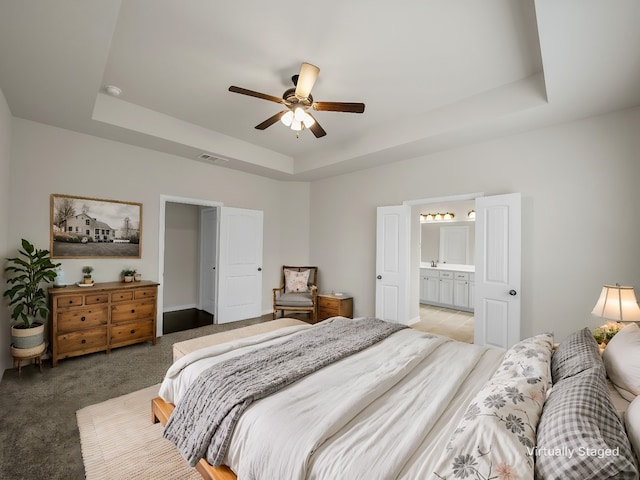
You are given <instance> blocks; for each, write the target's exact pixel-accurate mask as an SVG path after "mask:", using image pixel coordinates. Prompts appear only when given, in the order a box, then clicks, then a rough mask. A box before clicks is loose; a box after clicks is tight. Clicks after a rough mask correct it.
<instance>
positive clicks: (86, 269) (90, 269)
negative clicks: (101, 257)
mask: <svg viewBox="0 0 640 480" xmlns="http://www.w3.org/2000/svg"><path fill="white" fill-rule="evenodd" d="M91 272H93V267H90V266H88V265H87V266H85V267H82V273H84V276H85V277H91Z"/></svg>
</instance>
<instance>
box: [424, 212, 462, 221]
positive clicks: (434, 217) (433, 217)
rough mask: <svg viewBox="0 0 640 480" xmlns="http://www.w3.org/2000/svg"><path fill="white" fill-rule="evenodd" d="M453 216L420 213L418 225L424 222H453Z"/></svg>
mask: <svg viewBox="0 0 640 480" xmlns="http://www.w3.org/2000/svg"><path fill="white" fill-rule="evenodd" d="M454 217H455V215H454V214H453V213H450V212H447V213H421V214H420V223H426V222H441V221H443V220H453V219H454Z"/></svg>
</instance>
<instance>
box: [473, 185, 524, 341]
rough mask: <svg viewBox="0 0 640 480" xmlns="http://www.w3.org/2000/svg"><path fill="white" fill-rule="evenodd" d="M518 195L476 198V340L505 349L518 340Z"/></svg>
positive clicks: (519, 247) (519, 245) (519, 229)
mask: <svg viewBox="0 0 640 480" xmlns="http://www.w3.org/2000/svg"><path fill="white" fill-rule="evenodd" d="M520 204H521V199H520V194H519V193H512V194H508V195H496V196H491V197H480V198H477V199H476V271H475V292H474V296H475V339H474V343H476V344H478V345H491V346H495V347H499V348H508V347H510V346H511V345H513V344H514V343H516V342H518V341H519V340H520V250H521V227H520V224H521V220H520Z"/></svg>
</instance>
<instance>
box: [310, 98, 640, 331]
mask: <svg viewBox="0 0 640 480" xmlns="http://www.w3.org/2000/svg"><path fill="white" fill-rule="evenodd" d="M638 132H640V108H635V109H629V110H625V111H622V112H618V113H613V114H610V115H605V116H601V117H594V118H589V119H586V120H582V121H578V122H573V123H569V124H563V125H558V126H554V127H550V128H545V129H541V130H537V131H533V132H528V133H525V134H520V135H516V136H511V137H506V138H502V139H498V140H494V141H491V142H485V143H481V144H476V145H471V146H467V147H463V148H458V149H455V150H449V151H445V152H439V153H435V154H432V155H428V156H424V157H419V158H415V159H411V160H407V161H403V162H398V163H394V164H391V165H386V166H382V167H377V168H372V169H369V170H366V171H360V172H355V173H351V174H348V175H342V176H338V177H334V178H329V179H324V180H319V181H315V182H313V183H312V186H311V216H312V218H313V222H312V223H311V252H312V253H311V259H312V262H314V263H315V264H317V265H319V266H320V268H321V269H322V270H323V272H324V277H323V284H322V287H323V288H324V289H332V288H334V289H336V290H337V289H340V290H344V291H347V292H349V293H351V294H353V295H354V297H355V298H354V306H355V314H356V315H373V314H374V313H375V298H374V297H375V231H376V229H375V222H376V207H377V206H380V205H398V204H400V203H402V201H403V200H414V199H423V198H430V197H443V196H447V195H458V194H466V193H472V192H480V191H483V192H485V194H489V195H490V194H499V193H510V192H521V193H522V209H523V219H522V237H523V245H522V247H523V248H522V256H523V258H522V260H523V262H522V268H523V273H522V322H523V325H522V335H523V336H527V335H530V334H534V333H538V332H542V331H554V332H555V334H556V338H557V339H558V340H561V339H562V338H564V337H565V336H566V335H568V334H569V333H570V332H571V331H573V330H575V329H578V328H581V327H583V326H591V327H594V326H596V325H598V324H600V323H602V321H601V320H599V319H596V318H594V317H592V316H591V315H590V312H591V309H592V308H593V306H594V305H595V302H596V300H597V298H598V295H599V292H600V289H601V286H602V284H604V283H615V282H618V283H620V284H626V285H633V286H635V287H636V291H637V292H638V293H640V260H639V257H638V240H639V239H640V222H638V218H639V217H638V210H637V209H638V206H639V205H640V188H638V181H639V180H640V161H639V157H638V152H640V135H638Z"/></svg>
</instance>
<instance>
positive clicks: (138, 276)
mask: <svg viewBox="0 0 640 480" xmlns="http://www.w3.org/2000/svg"><path fill="white" fill-rule="evenodd" d="M141 280H142V274H141V273H138V271H137V270H134V271H133V281H134V282H139V281H141Z"/></svg>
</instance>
